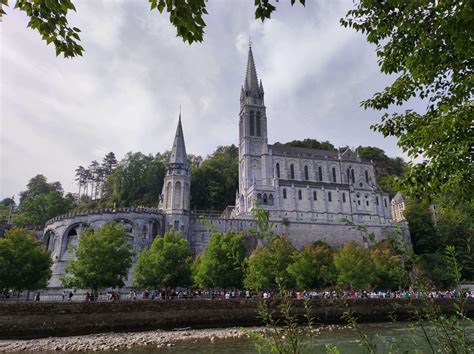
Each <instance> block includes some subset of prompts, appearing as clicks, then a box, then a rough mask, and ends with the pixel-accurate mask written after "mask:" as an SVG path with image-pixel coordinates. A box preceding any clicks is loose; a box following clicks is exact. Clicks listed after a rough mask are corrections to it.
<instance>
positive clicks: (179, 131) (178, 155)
mask: <svg viewBox="0 0 474 354" xmlns="http://www.w3.org/2000/svg"><path fill="white" fill-rule="evenodd" d="M169 163H170V164H173V163H181V164H185V165H187V164H188V158H187V155H186V146H185V145H184V134H183V127H182V126H181V108H180V112H179V119H178V127H177V128H176V135H175V137H174V142H173V148H172V149H171V156H170V161H169Z"/></svg>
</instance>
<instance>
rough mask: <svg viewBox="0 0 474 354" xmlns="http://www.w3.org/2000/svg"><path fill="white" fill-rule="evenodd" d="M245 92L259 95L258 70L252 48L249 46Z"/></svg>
mask: <svg viewBox="0 0 474 354" xmlns="http://www.w3.org/2000/svg"><path fill="white" fill-rule="evenodd" d="M244 90H245V91H247V92H251V93H258V92H259V87H258V79H257V70H255V62H254V60H253V53H252V47H251V46H250V45H249V55H248V59H247V73H246V75H245V85H244Z"/></svg>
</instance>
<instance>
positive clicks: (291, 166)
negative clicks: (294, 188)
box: [290, 164, 295, 179]
mask: <svg viewBox="0 0 474 354" xmlns="http://www.w3.org/2000/svg"><path fill="white" fill-rule="evenodd" d="M290 178H291V179H295V166H294V165H293V164H291V165H290Z"/></svg>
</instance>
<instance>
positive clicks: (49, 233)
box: [43, 230, 57, 253]
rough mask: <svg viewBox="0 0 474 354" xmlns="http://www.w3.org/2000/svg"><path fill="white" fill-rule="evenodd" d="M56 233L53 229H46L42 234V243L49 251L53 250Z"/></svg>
mask: <svg viewBox="0 0 474 354" xmlns="http://www.w3.org/2000/svg"><path fill="white" fill-rule="evenodd" d="M56 237H57V234H56V232H54V231H53V230H46V231H45V233H44V236H43V245H44V247H45V248H46V249H47V250H49V251H50V252H51V253H52V252H53V251H54V247H55V244H54V243H55V241H56Z"/></svg>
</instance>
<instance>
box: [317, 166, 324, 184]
mask: <svg viewBox="0 0 474 354" xmlns="http://www.w3.org/2000/svg"><path fill="white" fill-rule="evenodd" d="M318 177H319V181H320V182H322V181H323V168H322V167H321V166H318Z"/></svg>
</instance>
